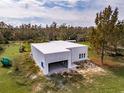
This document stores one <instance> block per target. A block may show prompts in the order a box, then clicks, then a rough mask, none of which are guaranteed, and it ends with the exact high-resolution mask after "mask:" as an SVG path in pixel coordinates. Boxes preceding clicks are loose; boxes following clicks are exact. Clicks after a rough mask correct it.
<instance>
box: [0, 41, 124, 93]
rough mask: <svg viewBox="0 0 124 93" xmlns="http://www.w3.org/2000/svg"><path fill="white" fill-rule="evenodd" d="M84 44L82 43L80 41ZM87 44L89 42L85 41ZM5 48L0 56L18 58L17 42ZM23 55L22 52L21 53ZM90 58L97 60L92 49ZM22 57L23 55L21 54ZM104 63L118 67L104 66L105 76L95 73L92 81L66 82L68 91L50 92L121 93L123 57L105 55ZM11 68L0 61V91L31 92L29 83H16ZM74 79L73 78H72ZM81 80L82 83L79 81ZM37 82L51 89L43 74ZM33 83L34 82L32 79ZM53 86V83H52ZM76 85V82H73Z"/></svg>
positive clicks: (8, 92) (123, 69) (9, 92)
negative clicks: (77, 85) (3, 65)
mask: <svg viewBox="0 0 124 93" xmlns="http://www.w3.org/2000/svg"><path fill="white" fill-rule="evenodd" d="M81 44H84V43H81ZM85 44H87V45H89V43H85ZM4 47H5V50H4V52H2V53H1V54H0V58H1V57H3V56H7V57H9V58H10V59H11V60H15V58H18V56H19V55H20V53H19V44H18V43H12V44H9V45H5V46H4ZM22 55H23V54H22ZM89 55H90V58H92V59H94V60H95V61H98V60H99V58H98V55H96V53H95V52H93V51H92V50H89ZM22 57H23V56H22ZM105 63H110V64H115V65H117V64H119V65H120V66H119V67H111V68H109V67H104V69H106V70H107V72H108V74H107V75H105V76H97V75H95V76H94V77H93V78H92V79H93V82H92V83H87V82H86V81H85V80H83V81H79V85H80V87H78V88H77V87H75V86H73V85H72V83H68V84H67V89H70V91H63V90H58V91H53V92H50V93H122V92H121V91H124V66H123V65H124V59H123V58H121V57H116V58H112V57H105ZM27 64H28V65H32V64H31V63H30V62H28V63H24V64H23V67H24V68H25V69H27V71H28V68H30V69H32V67H31V66H27ZM26 67H27V68H26ZM11 72H12V68H3V67H2V64H1V63H0V93H32V92H31V90H30V89H31V85H30V84H29V85H20V84H18V83H17V79H16V78H17V77H15V76H12V74H11ZM18 78H19V79H20V80H21V78H20V77H18ZM58 79H59V80H58V81H57V82H59V81H61V78H58ZM73 79H74V78H73ZM80 82H83V83H80ZM37 83H41V85H42V87H44V88H45V89H46V90H49V89H50V90H51V89H52V87H50V84H51V83H50V82H49V81H47V80H46V79H45V77H44V76H42V77H40V78H39V80H38V81H37ZM34 84H36V82H35V81H34ZM52 84H53V85H52V86H54V83H52ZM73 84H74V85H76V84H77V83H73ZM39 93H46V92H44V91H41V92H39Z"/></svg>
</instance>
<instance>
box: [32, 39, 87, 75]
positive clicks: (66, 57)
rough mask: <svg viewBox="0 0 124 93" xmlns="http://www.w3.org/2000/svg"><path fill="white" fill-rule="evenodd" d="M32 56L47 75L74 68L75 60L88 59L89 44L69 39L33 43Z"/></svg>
mask: <svg viewBox="0 0 124 93" xmlns="http://www.w3.org/2000/svg"><path fill="white" fill-rule="evenodd" d="M31 53H32V57H33V59H34V60H35V62H36V64H37V65H38V66H39V68H40V69H41V70H42V71H43V73H44V74H45V75H49V74H51V73H56V72H58V71H63V70H67V69H73V67H74V66H75V65H74V63H75V62H80V61H83V60H86V59H88V46H87V45H81V44H77V43H72V42H68V41H50V42H47V43H32V44H31Z"/></svg>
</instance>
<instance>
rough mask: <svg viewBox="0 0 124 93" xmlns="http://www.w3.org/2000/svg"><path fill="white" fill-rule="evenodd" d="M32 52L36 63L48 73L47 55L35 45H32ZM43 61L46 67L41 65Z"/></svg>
mask: <svg viewBox="0 0 124 93" xmlns="http://www.w3.org/2000/svg"><path fill="white" fill-rule="evenodd" d="M31 53H32V56H33V59H34V60H35V62H36V64H37V65H38V67H40V69H42V70H43V73H44V74H45V73H46V70H45V68H46V62H45V55H44V54H43V53H42V52H40V51H39V50H38V49H36V48H35V47H34V46H31ZM41 62H43V65H44V67H42V66H41Z"/></svg>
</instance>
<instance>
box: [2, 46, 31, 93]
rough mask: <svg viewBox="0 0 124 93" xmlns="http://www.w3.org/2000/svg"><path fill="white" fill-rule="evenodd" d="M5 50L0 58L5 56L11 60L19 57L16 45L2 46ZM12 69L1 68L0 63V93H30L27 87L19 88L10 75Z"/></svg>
mask: <svg viewBox="0 0 124 93" xmlns="http://www.w3.org/2000/svg"><path fill="white" fill-rule="evenodd" d="M4 47H5V50H4V52H3V53H1V55H0V58H2V57H4V56H7V57H9V58H10V59H11V60H13V59H14V58H16V57H17V56H18V55H19V52H18V50H19V45H18V44H8V45H4ZM11 72H12V68H3V67H2V64H1V63H0V93H30V92H29V90H28V87H27V86H20V85H18V84H17V83H16V80H15V79H14V78H13V77H12V76H11V75H10V73H11Z"/></svg>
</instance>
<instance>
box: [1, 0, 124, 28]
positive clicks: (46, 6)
mask: <svg viewBox="0 0 124 93" xmlns="http://www.w3.org/2000/svg"><path fill="white" fill-rule="evenodd" d="M108 5H111V6H112V8H113V9H114V8H115V7H118V8H119V19H120V20H122V19H124V12H123V11H124V1H123V0H0V21H4V22H6V23H9V24H12V25H19V24H22V23H24V24H28V23H31V24H42V26H45V24H51V23H52V22H53V21H55V22H57V23H58V24H62V23H66V24H69V25H73V26H93V25H94V19H95V16H96V13H97V12H99V11H101V10H103V9H104V8H105V7H107V6H108Z"/></svg>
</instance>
